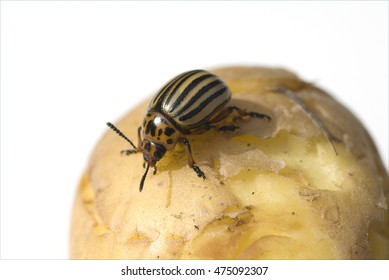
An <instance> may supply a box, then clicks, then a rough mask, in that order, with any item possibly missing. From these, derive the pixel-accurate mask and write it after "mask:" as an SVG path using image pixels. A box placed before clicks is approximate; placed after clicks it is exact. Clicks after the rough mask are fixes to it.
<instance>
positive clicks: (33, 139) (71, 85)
mask: <svg viewBox="0 0 389 280" xmlns="http://www.w3.org/2000/svg"><path fill="white" fill-rule="evenodd" d="M231 64H250V65H253V64H254V65H265V66H277V67H279V66H281V67H286V68H289V69H290V70H293V71H295V72H296V73H297V74H298V75H300V77H302V78H303V79H306V80H308V81H312V82H315V83H317V84H318V85H319V86H321V87H323V88H325V89H327V90H328V91H330V92H331V93H332V94H333V95H334V96H336V98H338V100H340V101H341V102H342V103H343V104H345V105H346V106H347V107H349V108H350V109H351V110H352V111H353V112H354V113H355V114H357V116H359V118H360V119H361V120H362V122H363V123H364V124H365V125H366V127H367V128H368V130H369V131H370V132H371V133H372V136H373V138H374V140H375V142H376V143H377V144H378V147H379V150H380V152H381V154H382V157H383V160H384V162H385V165H386V167H387V166H388V3H387V2H386V1H382V2H333V1H331V2H319V1H317V2H305V1H303V2H296V3H290V2H240V3H239V2H212V3H207V2H184V3H181V2H162V3H156V2H145V3H139V2H124V1H115V2H75V1H71V2H1V258H5V259H52V258H54V259H65V258H67V257H68V252H67V250H68V233H69V224H70V215H71V208H72V201H73V197H74V194H75V190H76V186H77V184H78V180H79V178H80V176H81V174H82V172H83V170H84V168H85V166H86V163H87V160H88V156H89V154H90V152H91V150H92V149H93V146H94V145H95V143H96V142H97V141H98V139H99V137H100V136H101V135H102V133H104V131H105V130H106V129H107V128H106V126H105V123H106V122H107V121H115V120H116V119H118V118H119V117H120V116H122V115H123V114H124V113H125V112H126V111H128V110H129V109H131V108H132V107H134V106H136V104H138V103H139V102H140V101H141V100H144V99H146V98H148V97H149V96H150V94H151V93H152V92H153V91H155V90H157V89H158V88H159V87H160V86H162V85H163V84H164V83H165V82H166V81H167V80H168V79H170V78H171V77H173V76H174V75H176V74H178V73H180V72H183V71H186V70H189V69H194V68H210V67H215V66H223V65H231ZM134 129H136V128H135V127H134Z"/></svg>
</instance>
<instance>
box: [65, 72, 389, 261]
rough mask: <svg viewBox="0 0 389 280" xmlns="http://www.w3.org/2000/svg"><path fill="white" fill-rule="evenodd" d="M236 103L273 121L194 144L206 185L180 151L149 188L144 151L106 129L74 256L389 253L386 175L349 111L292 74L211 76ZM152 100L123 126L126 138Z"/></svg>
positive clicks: (78, 204) (77, 212) (81, 206)
mask: <svg viewBox="0 0 389 280" xmlns="http://www.w3.org/2000/svg"><path fill="white" fill-rule="evenodd" d="M211 72H213V73H215V74H216V75H219V76H220V77H221V78H222V79H223V80H224V81H225V82H226V83H227V84H228V85H229V87H230V89H231V91H232V93H233V100H232V104H235V105H238V106H239V107H241V108H244V109H247V110H250V111H258V112H261V113H265V114H268V115H270V116H271V117H272V121H271V122H267V121H266V120H258V119H250V120H245V121H240V122H239V125H240V127H241V128H240V129H239V130H238V131H236V132H216V131H209V132H207V133H204V134H201V135H193V136H188V138H189V140H190V143H191V145H192V150H193V156H194V158H195V160H196V161H197V163H198V165H199V166H200V167H201V168H202V170H203V171H204V173H205V174H206V176H207V178H208V179H207V180H205V181H203V180H202V179H200V178H198V177H197V175H196V174H195V173H194V172H193V170H192V169H190V168H189V167H188V165H187V154H186V150H185V149H184V148H183V147H182V146H179V145H177V147H176V148H175V149H174V150H173V151H170V152H168V153H167V154H166V156H165V157H164V158H163V159H162V160H161V161H160V162H159V163H158V164H157V166H158V173H157V174H156V175H149V176H148V177H147V179H146V181H145V186H144V189H143V191H142V192H141V193H140V192H139V182H140V179H141V177H142V175H143V172H144V169H143V168H142V163H143V158H142V155H141V154H135V155H131V156H128V157H127V156H122V155H120V151H121V150H124V149H128V148H129V147H128V144H127V143H126V142H125V141H124V140H123V139H121V138H120V137H118V136H117V135H116V134H115V133H113V132H112V131H109V130H107V132H106V133H105V134H104V136H103V137H102V139H101V140H100V141H99V143H98V144H97V146H96V147H95V149H94V151H93V153H92V155H91V157H90V161H89V163H88V166H87V168H86V171H85V173H84V175H83V176H82V179H81V182H80V185H79V188H78V191H77V194H76V198H75V202H74V209H73V217H72V225H71V233H70V258H72V259H367V258H388V257H389V238H388V236H389V218H388V217H389V215H388V193H389V187H388V174H387V171H386V170H385V168H384V167H383V165H382V162H381V159H380V157H379V155H378V153H377V150H376V148H375V146H374V143H373V141H372V140H371V138H370V136H369V135H368V133H367V132H366V130H365V129H364V127H363V126H362V124H361V123H360V122H359V121H358V119H357V118H356V117H355V116H353V115H352V114H351V113H350V111H348V110H347V109H346V108H345V107H343V106H342V105H341V104H339V103H338V102H337V101H336V100H335V99H334V98H333V97H331V96H330V95H328V94H327V93H325V92H324V91H322V90H321V89H319V88H317V87H315V86H314V85H311V84H309V83H306V82H304V81H302V80H300V79H299V78H298V77H297V76H296V75H294V74H293V73H291V72H289V71H287V70H284V69H271V68H262V67H226V68H220V69H214V70H211ZM281 85H282V86H284V87H287V88H289V89H290V90H292V91H293V92H294V93H295V94H296V95H297V96H298V97H299V98H301V99H302V100H304V102H305V103H306V104H307V105H308V106H309V108H310V109H311V110H312V111H313V112H314V113H315V114H317V116H318V117H319V118H320V119H321V120H322V121H323V123H324V124H325V126H326V127H327V128H328V130H329V131H330V132H331V133H332V134H333V135H334V136H336V137H337V138H339V139H341V143H336V144H335V145H336V149H337V151H338V152H339V155H335V153H334V151H333V150H332V148H331V145H330V144H329V142H328V141H327V139H326V138H325V137H323V133H322V131H321V130H320V129H318V128H317V127H316V126H315V124H314V123H313V122H312V120H311V119H310V118H308V117H307V114H305V113H304V112H303V111H302V110H301V109H300V108H299V107H298V106H297V105H296V104H295V103H294V102H292V101H291V100H290V99H288V98H287V97H286V96H285V95H283V94H282V93H279V92H276V91H275V90H274V89H275V88H277V87H279V86H281ZM147 104H148V101H146V102H144V103H142V104H141V105H139V106H138V107H137V108H136V109H134V110H133V111H131V112H129V113H128V114H127V115H125V116H124V117H123V118H122V119H121V120H120V121H118V122H116V123H115V125H117V127H118V128H120V129H121V130H122V131H123V132H124V133H125V134H126V136H127V137H129V138H130V139H133V141H134V140H136V139H137V131H136V130H137V127H138V126H139V125H140V124H141V122H142V119H143V116H144V115H145V112H146V108H147Z"/></svg>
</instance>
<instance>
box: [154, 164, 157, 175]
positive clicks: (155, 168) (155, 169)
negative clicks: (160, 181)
mask: <svg viewBox="0 0 389 280" xmlns="http://www.w3.org/2000/svg"><path fill="white" fill-rule="evenodd" d="M153 167H154V171H153V175H155V173H157V166H156V165H154V166H153Z"/></svg>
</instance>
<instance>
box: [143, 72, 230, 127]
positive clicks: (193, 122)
mask: <svg viewBox="0 0 389 280" xmlns="http://www.w3.org/2000/svg"><path fill="white" fill-rule="evenodd" d="M230 99H231V92H230V90H229V88H228V87H227V85H226V84H225V83H224V82H223V81H222V80H221V79H220V78H219V77H217V76H216V75H214V74H212V73H210V72H208V71H205V70H193V71H188V72H185V73H182V74H180V75H178V76H177V77H175V78H173V79H172V80H170V81H169V82H168V83H167V84H166V85H165V86H163V87H162V88H161V89H160V90H159V91H158V92H157V94H156V95H155V96H154V97H153V98H152V100H151V102H150V104H149V108H148V111H149V112H158V113H161V114H162V115H164V116H166V117H167V119H169V120H170V121H171V122H173V123H174V125H175V126H176V127H177V128H178V129H180V130H181V131H182V132H186V131H189V130H190V129H193V128H196V127H200V126H202V125H204V124H205V123H206V122H208V121H209V120H211V118H212V116H214V115H215V114H217V113H218V112H219V111H220V110H221V109H222V108H223V107H224V105H225V104H226V103H227V102H228V101H230Z"/></svg>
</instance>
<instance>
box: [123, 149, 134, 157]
mask: <svg viewBox="0 0 389 280" xmlns="http://www.w3.org/2000/svg"><path fill="white" fill-rule="evenodd" d="M137 152H138V150H123V151H121V152H120V153H121V154H122V155H126V156H128V155H131V154H136V153H137Z"/></svg>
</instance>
